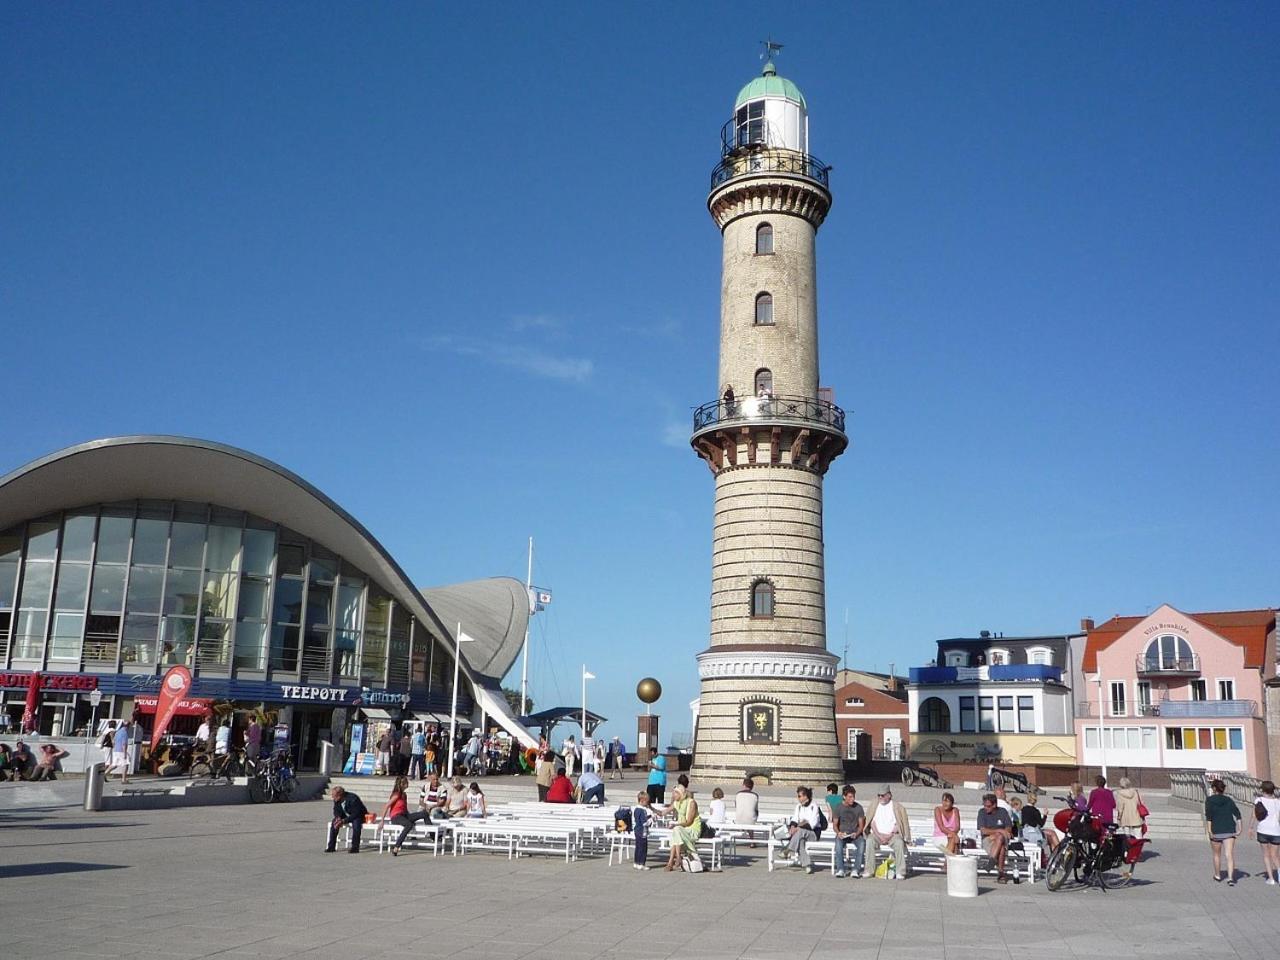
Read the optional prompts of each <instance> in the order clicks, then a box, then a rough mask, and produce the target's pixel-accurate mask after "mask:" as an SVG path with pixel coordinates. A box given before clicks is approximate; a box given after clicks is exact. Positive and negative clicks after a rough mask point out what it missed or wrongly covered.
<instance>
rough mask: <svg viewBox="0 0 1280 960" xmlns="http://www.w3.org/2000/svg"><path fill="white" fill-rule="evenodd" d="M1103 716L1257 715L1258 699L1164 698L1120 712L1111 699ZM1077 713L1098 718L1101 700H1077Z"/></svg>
mask: <svg viewBox="0 0 1280 960" xmlns="http://www.w3.org/2000/svg"><path fill="white" fill-rule="evenodd" d="M1103 706H1104V707H1105V711H1106V712H1105V716H1104V717H1103V719H1107V720H1110V719H1116V720H1124V719H1126V718H1133V717H1164V718H1165V719H1166V720H1169V719H1173V720H1184V719H1208V720H1212V719H1215V718H1228V719H1230V718H1240V717H1256V716H1257V715H1258V703H1257V701H1256V700H1160V701H1157V702H1156V703H1137V704H1128V705H1126V707H1125V708H1124V712H1122V713H1116V712H1113V711H1112V709H1111V704H1110V703H1105V704H1103ZM1076 708H1077V709H1076V716H1078V717H1082V718H1096V717H1097V716H1098V701H1096V700H1080V701H1078V702H1077V703H1076Z"/></svg>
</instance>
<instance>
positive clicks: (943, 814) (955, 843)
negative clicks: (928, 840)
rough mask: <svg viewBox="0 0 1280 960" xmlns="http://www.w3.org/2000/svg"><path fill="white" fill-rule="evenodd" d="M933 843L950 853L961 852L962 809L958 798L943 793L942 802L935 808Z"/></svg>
mask: <svg viewBox="0 0 1280 960" xmlns="http://www.w3.org/2000/svg"><path fill="white" fill-rule="evenodd" d="M933 845H934V846H935V847H937V848H938V849H939V850H942V851H943V852H945V853H948V854H958V853H959V852H960V811H959V810H957V809H956V798H955V797H953V796H952V795H951V794H949V793H944V794H943V795H942V803H940V804H939V805H938V806H936V807H934V808H933Z"/></svg>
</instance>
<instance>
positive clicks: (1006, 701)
mask: <svg viewBox="0 0 1280 960" xmlns="http://www.w3.org/2000/svg"><path fill="white" fill-rule="evenodd" d="M997 705H998V706H999V708H1000V716H999V719H1000V732H1001V733H1013V732H1014V726H1013V697H1000V698H999V700H998V701H997Z"/></svg>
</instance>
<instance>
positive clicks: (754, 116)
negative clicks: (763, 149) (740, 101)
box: [734, 100, 764, 147]
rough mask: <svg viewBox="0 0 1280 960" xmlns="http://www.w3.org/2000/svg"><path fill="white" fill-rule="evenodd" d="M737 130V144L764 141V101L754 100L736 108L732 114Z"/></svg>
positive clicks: (742, 144)
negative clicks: (734, 113) (736, 110)
mask: <svg viewBox="0 0 1280 960" xmlns="http://www.w3.org/2000/svg"><path fill="white" fill-rule="evenodd" d="M734 125H735V126H736V127H737V130H738V146H740V147H745V146H748V145H749V144H752V143H763V142H764V101H763V100H756V101H755V102H754V103H748V104H745V105H743V106H741V107H739V108H738V112H737V114H736V115H735V116H734Z"/></svg>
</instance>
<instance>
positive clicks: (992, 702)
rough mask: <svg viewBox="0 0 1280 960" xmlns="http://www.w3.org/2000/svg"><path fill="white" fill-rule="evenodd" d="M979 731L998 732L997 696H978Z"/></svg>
mask: <svg viewBox="0 0 1280 960" xmlns="http://www.w3.org/2000/svg"><path fill="white" fill-rule="evenodd" d="M978 732H979V733H995V732H996V698H995V697H979V698H978Z"/></svg>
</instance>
